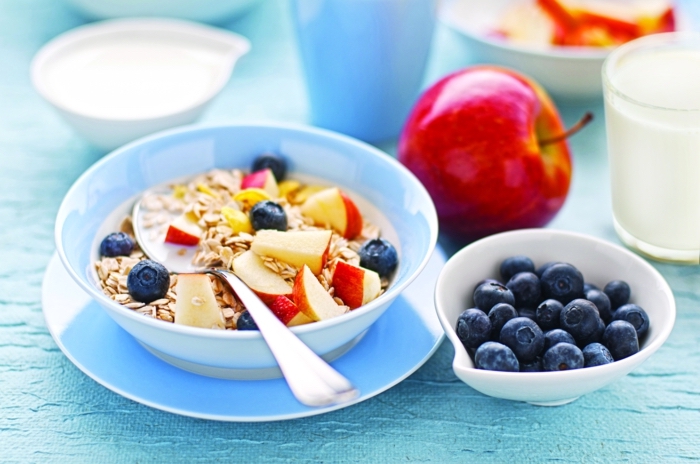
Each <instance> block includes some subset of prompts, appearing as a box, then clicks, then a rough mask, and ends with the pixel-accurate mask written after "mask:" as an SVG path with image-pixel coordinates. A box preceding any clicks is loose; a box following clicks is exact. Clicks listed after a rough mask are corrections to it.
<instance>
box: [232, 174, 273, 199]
mask: <svg viewBox="0 0 700 464" xmlns="http://www.w3.org/2000/svg"><path fill="white" fill-rule="evenodd" d="M247 188H259V189H263V190H264V191H265V192H267V194H268V195H270V197H271V198H277V197H278V196H279V194H280V190H279V186H278V185H277V180H276V179H275V175H274V174H273V173H272V171H271V170H270V169H269V168H265V169H261V170H260V171H255V172H251V173H250V174H248V175H246V176H244V177H243V180H242V181H241V189H243V190H245V189H247Z"/></svg>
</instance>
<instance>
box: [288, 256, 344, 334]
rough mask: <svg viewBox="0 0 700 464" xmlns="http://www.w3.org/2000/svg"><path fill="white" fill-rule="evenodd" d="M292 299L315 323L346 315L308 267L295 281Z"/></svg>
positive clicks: (300, 272) (305, 267) (304, 268)
mask: <svg viewBox="0 0 700 464" xmlns="http://www.w3.org/2000/svg"><path fill="white" fill-rule="evenodd" d="M292 299H293V300H294V303H295V304H296V305H297V306H298V307H299V309H300V310H301V311H302V312H303V313H304V314H306V316H308V317H309V319H311V320H313V321H324V320H326V319H331V318H334V317H338V316H340V315H341V314H344V313H345V308H344V307H343V306H339V305H338V303H336V302H335V300H334V299H333V297H331V296H330V295H329V294H328V292H327V291H326V289H325V288H323V285H321V283H320V282H319V281H318V279H317V278H316V276H315V275H314V274H313V273H312V272H311V269H309V267H308V266H304V267H302V268H301V270H300V271H299V273H298V274H297V276H296V278H295V279H294V288H293V290H292Z"/></svg>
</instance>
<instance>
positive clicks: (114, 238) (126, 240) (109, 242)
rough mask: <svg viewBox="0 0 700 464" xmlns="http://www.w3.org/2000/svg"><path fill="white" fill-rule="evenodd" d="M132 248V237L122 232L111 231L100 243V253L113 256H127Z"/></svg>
mask: <svg viewBox="0 0 700 464" xmlns="http://www.w3.org/2000/svg"><path fill="white" fill-rule="evenodd" d="M133 250H134V239H132V238H131V237H129V236H128V235H127V234H125V233H124V232H112V233H111V234H109V235H107V236H106V237H105V238H104V239H102V242H101V243H100V255H102V256H107V257H110V258H114V257H116V256H129V255H130V254H131V252H132V251H133Z"/></svg>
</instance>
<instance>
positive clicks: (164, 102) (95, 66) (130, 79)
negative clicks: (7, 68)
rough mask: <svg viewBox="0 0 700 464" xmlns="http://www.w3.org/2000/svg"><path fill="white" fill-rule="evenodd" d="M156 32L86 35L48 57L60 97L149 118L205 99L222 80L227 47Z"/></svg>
mask: <svg viewBox="0 0 700 464" xmlns="http://www.w3.org/2000/svg"><path fill="white" fill-rule="evenodd" d="M220 48H221V49H220V50H217V49H216V48H213V47H211V46H210V45H208V44H204V43H198V42H197V41H196V40H192V41H191V42H189V43H188V42H187V41H184V40H182V41H179V42H176V41H173V40H165V39H161V40H159V37H157V36H156V35H154V34H148V35H147V34H138V33H135V34H134V35H133V37H130V38H128V39H127V38H124V37H123V36H121V37H119V38H118V40H116V39H114V38H111V37H109V36H108V37H105V38H97V39H95V40H92V41H85V42H83V43H81V44H80V45H78V46H75V47H73V48H71V49H70V50H69V52H66V53H63V54H62V55H61V56H60V57H57V58H55V59H53V60H51V62H50V63H49V65H48V66H47V67H48V69H47V70H46V73H47V75H46V81H47V86H48V89H49V91H50V92H51V94H52V96H53V97H54V98H55V100H56V102H57V103H59V104H61V105H64V106H65V107H67V108H69V109H71V110H73V111H75V112H77V113H80V114H83V115H85V116H91V117H96V118H106V119H146V118H152V117H158V116H162V115H165V114H170V113H175V112H178V111H182V110H184V109H186V108H188V107H190V106H193V105H195V104H197V103H199V102H201V101H202V100H203V99H204V98H205V97H206V96H207V95H208V94H209V93H210V92H211V90H212V87H213V86H215V85H216V84H217V81H218V79H219V78H220V74H221V73H222V72H227V70H226V69H225V66H222V63H225V62H226V61H227V60H226V54H227V53H228V50H227V49H225V48H223V47H220Z"/></svg>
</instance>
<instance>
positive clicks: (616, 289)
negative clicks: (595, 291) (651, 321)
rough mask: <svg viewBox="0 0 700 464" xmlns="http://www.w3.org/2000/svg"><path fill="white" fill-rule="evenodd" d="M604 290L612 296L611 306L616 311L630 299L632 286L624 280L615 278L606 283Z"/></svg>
mask: <svg viewBox="0 0 700 464" xmlns="http://www.w3.org/2000/svg"><path fill="white" fill-rule="evenodd" d="M603 291H604V292H605V294H606V295H608V298H610V308H611V309H612V310H613V311H614V310H616V309H617V308H619V307H620V306H622V305H623V304H626V303H627V302H628V301H629V300H630V293H631V290H630V286H629V285H628V284H627V282H625V281H623V280H613V281H611V282H608V283H607V284H605V287H603Z"/></svg>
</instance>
